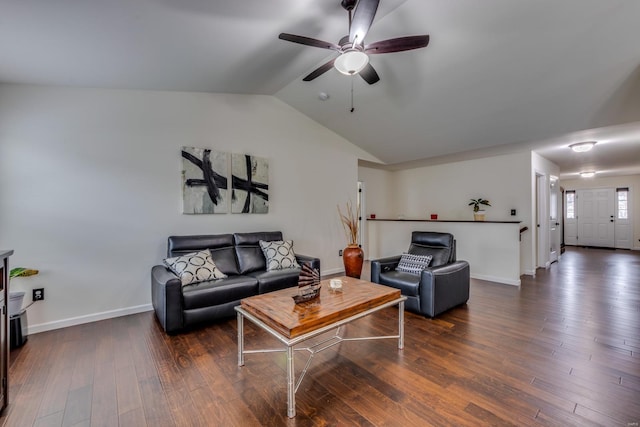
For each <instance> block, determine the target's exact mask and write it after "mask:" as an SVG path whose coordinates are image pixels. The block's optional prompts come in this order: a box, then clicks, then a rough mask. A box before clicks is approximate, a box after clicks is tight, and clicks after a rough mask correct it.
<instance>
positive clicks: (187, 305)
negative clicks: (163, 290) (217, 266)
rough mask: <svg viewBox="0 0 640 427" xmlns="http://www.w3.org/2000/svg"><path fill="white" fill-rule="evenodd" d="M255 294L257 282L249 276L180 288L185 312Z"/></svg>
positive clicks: (231, 277)
mask: <svg viewBox="0 0 640 427" xmlns="http://www.w3.org/2000/svg"><path fill="white" fill-rule="evenodd" d="M257 293H258V280H257V279H256V278H255V277H249V276H230V277H227V278H226V279H218V280H209V281H207V282H200V283H194V284H191V285H187V286H183V287H182V298H183V301H184V309H185V310H191V309H194V308H202V307H210V306H214V305H219V304H225V303H228V302H232V301H239V300H241V299H242V298H247V297H250V296H252V295H256V294H257Z"/></svg>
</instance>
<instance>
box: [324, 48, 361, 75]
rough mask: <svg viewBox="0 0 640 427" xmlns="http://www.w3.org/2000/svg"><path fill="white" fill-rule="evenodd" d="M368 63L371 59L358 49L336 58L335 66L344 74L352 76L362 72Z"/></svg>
mask: <svg viewBox="0 0 640 427" xmlns="http://www.w3.org/2000/svg"><path fill="white" fill-rule="evenodd" d="M368 63H369V57H368V56H367V54H366V53H364V52H362V51H359V50H357V49H349V50H347V51H346V52H344V53H343V54H342V55H340V56H338V57H337V58H336V60H335V62H334V63H333V66H334V67H336V70H338V71H340V72H341V73H342V74H345V75H347V76H351V75H353V74H358V73H359V72H360V71H362V69H363V68H364V67H366V66H367V64H368Z"/></svg>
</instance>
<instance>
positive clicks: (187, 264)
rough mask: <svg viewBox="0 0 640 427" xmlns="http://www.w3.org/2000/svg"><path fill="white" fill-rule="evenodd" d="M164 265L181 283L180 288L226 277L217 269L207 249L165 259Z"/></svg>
mask: <svg viewBox="0 0 640 427" xmlns="http://www.w3.org/2000/svg"><path fill="white" fill-rule="evenodd" d="M164 263H165V265H166V266H167V267H169V269H170V270H171V271H173V272H174V273H175V274H176V275H177V276H178V277H180V281H181V282H182V286H186V285H190V284H191V283H199V282H205V281H207V280H214V279H224V278H225V277H227V275H226V274H224V273H223V272H222V271H220V270H219V269H218V267H217V266H216V264H215V263H214V262H213V259H211V252H209V249H207V250H204V251H200V252H192V253H190V254H185V255H182V256H179V257H175V258H167V259H165V260H164Z"/></svg>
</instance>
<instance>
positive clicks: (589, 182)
mask: <svg viewBox="0 0 640 427" xmlns="http://www.w3.org/2000/svg"><path fill="white" fill-rule="evenodd" d="M560 185H561V186H562V188H564V189H565V191H566V190H581V189H587V188H589V189H591V188H618V187H629V195H630V197H631V206H630V208H631V215H632V217H633V223H632V226H633V245H632V248H633V249H635V250H640V175H625V176H612V177H604V178H603V177H598V176H597V175H596V176H595V177H593V178H588V179H587V178H580V179H571V180H566V179H563V180H561V181H560Z"/></svg>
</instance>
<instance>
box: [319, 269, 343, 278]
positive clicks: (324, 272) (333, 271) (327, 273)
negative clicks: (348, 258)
mask: <svg viewBox="0 0 640 427" xmlns="http://www.w3.org/2000/svg"><path fill="white" fill-rule="evenodd" d="M334 274H343V275H344V268H332V269H330V270H322V277H325V276H331V275H334Z"/></svg>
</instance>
